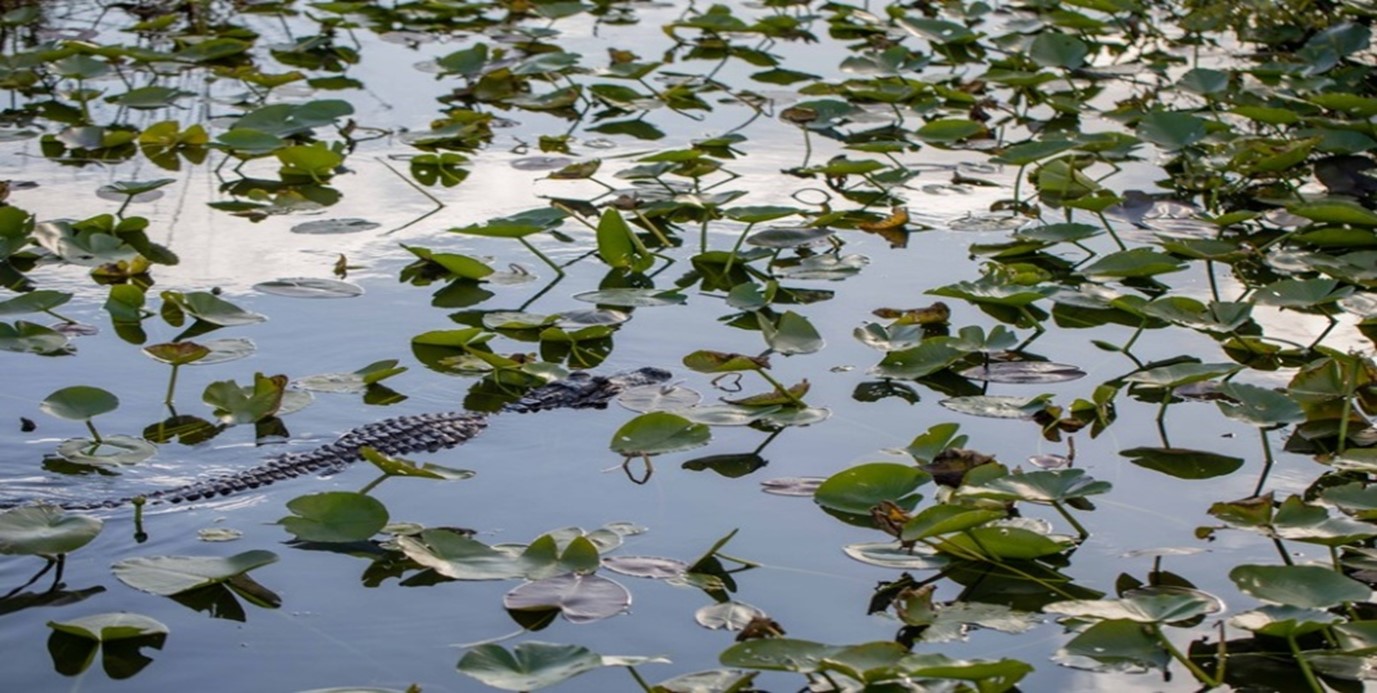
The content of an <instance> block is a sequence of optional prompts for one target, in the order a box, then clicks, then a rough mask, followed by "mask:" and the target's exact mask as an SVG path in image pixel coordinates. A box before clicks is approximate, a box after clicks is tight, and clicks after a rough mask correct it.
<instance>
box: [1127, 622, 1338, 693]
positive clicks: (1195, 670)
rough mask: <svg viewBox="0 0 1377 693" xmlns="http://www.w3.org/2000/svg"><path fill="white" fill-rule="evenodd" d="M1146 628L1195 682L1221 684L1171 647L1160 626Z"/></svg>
mask: <svg viewBox="0 0 1377 693" xmlns="http://www.w3.org/2000/svg"><path fill="white" fill-rule="evenodd" d="M1148 627H1149V628H1151V629H1152V634H1153V635H1155V636H1157V641H1158V642H1159V643H1161V644H1162V647H1164V648H1166V650H1167V652H1168V653H1170V654H1171V656H1172V658H1173V659H1175V660H1176V661H1178V662H1180V663H1181V664H1182V665H1183V666H1185V667H1186V669H1188V670H1190V672H1191V676H1194V677H1195V678H1196V680H1197V681H1199V682H1201V683H1203V684H1205V685H1207V686H1209V687H1211V688H1214V687H1215V686H1218V685H1220V683H1221V682H1219V681H1216V680H1214V679H1213V678H1210V675H1209V674H1206V673H1205V670H1204V669H1201V668H1200V667H1198V666H1196V665H1195V662H1192V661H1191V660H1190V658H1189V657H1187V656H1186V655H1184V654H1182V653H1181V651H1180V650H1178V649H1176V645H1173V644H1172V642H1171V640H1170V639H1169V638H1167V636H1166V635H1165V634H1164V633H1162V625H1161V624H1159V623H1153V624H1149V625H1148ZM1320 690H1323V689H1320Z"/></svg>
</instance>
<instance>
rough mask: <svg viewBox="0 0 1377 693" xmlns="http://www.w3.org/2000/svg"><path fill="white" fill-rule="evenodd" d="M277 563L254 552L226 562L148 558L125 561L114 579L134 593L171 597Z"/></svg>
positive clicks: (270, 556)
mask: <svg viewBox="0 0 1377 693" xmlns="http://www.w3.org/2000/svg"><path fill="white" fill-rule="evenodd" d="M276 561H277V554H275V553H273V552H271V551H263V550H253V551H245V552H243V553H238V554H235V555H233V556H229V557H227V558H216V557H208V556H206V557H202V556H150V557H137V558H126V559H124V560H122V561H119V562H118V563H116V564H115V566H114V572H115V577H117V578H119V580H120V582H123V583H124V584H126V585H128V586H130V587H133V588H134V589H136V590H140V591H143V592H149V593H151V594H158V595H163V596H171V595H174V594H181V593H183V592H189V591H191V590H194V589H197V588H200V587H205V586H207V585H214V584H217V583H221V582H226V581H228V580H231V579H233V578H236V577H239V576H243V575H244V574H245V573H248V572H249V571H251V570H254V569H257V568H261V567H263V566H265V565H268V564H269V563H275V562H276Z"/></svg>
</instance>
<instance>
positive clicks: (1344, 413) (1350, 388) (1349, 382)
mask: <svg viewBox="0 0 1377 693" xmlns="http://www.w3.org/2000/svg"><path fill="white" fill-rule="evenodd" d="M1330 319H1331V320H1332V319H1333V318H1330ZM1330 327H1333V325H1330ZM1338 363H1339V365H1340V366H1342V365H1343V362H1342V361H1339V362H1338ZM1352 365H1353V367H1352V368H1350V369H1348V373H1347V376H1348V377H1346V378H1344V403H1343V406H1342V407H1341V408H1340V409H1339V450H1338V453H1339V454H1340V455H1342V454H1344V451H1345V450H1347V449H1348V417H1349V415H1350V414H1352V413H1353V395H1354V394H1355V393H1356V392H1357V390H1358V368H1359V367H1360V366H1362V363H1361V362H1359V360H1358V359H1357V358H1354V359H1353V364H1352Z"/></svg>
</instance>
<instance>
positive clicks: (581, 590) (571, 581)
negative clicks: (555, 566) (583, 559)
mask: <svg viewBox="0 0 1377 693" xmlns="http://www.w3.org/2000/svg"><path fill="white" fill-rule="evenodd" d="M502 606H504V607H506V608H507V609H510V610H513V611H555V610H558V611H559V612H560V614H561V615H563V616H564V618H565V619H566V620H568V621H569V622H570V623H590V622H592V621H600V620H603V619H606V618H611V617H613V616H616V615H618V614H621V613H623V612H625V611H626V610H627V609H629V608H630V607H631V593H630V592H628V591H627V590H626V588H625V587H622V586H621V585H620V584H617V583H616V582H614V581H612V580H609V579H607V578H605V577H600V576H598V575H581V574H575V573H570V574H567V575H558V576H555V577H552V578H546V579H544V580H536V581H534V582H528V583H526V584H524V585H521V586H520V587H517V588H516V589H513V590H512V591H510V592H508V593H507V594H506V596H504V597H503V598H502Z"/></svg>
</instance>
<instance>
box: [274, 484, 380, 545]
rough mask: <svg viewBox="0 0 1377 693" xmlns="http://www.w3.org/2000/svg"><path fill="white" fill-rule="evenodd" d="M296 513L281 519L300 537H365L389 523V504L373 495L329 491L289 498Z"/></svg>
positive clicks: (324, 540)
mask: <svg viewBox="0 0 1377 693" xmlns="http://www.w3.org/2000/svg"><path fill="white" fill-rule="evenodd" d="M287 509H288V510H290V511H292V513H293V514H292V515H291V516H289V517H284V518H282V519H280V520H278V521H277V524H280V525H282V526H283V527H284V528H285V529H286V530H287V531H288V532H290V533H291V534H292V536H294V537H296V538H297V540H298V541H317V542H322V543H347V542H353V541H364V540H366V539H369V538H371V537H372V536H373V535H375V534H377V533H378V532H380V531H382V528H383V527H384V526H386V525H387V521H388V513H387V507H386V506H384V505H383V504H382V503H381V502H379V501H378V500H377V499H376V498H373V497H372V496H367V495H364V494H362V493H354V492H351V491H326V492H322V493H312V494H309V495H305V496H297V497H296V498H293V499H291V500H289V501H287Z"/></svg>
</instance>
